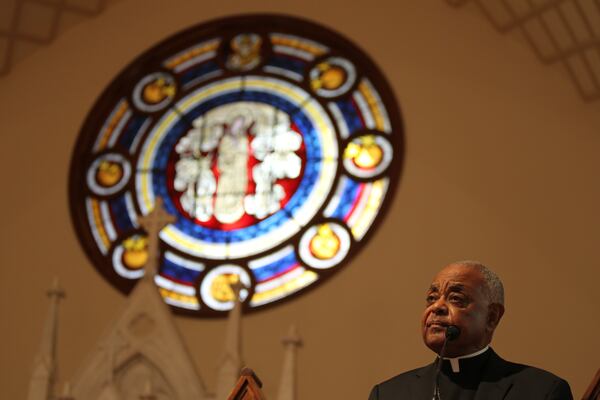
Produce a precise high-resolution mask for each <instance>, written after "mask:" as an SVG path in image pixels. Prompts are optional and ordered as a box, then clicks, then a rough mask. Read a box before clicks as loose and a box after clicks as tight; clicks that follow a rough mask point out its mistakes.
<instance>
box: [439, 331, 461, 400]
mask: <svg viewBox="0 0 600 400" xmlns="http://www.w3.org/2000/svg"><path fill="white" fill-rule="evenodd" d="M459 336H460V328H459V327H458V326H456V325H448V326H447V327H446V335H445V339H444V344H443V345H442V350H441V351H440V354H439V356H438V357H439V358H438V360H437V361H438V363H437V366H436V368H435V387H434V388H433V400H441V396H440V370H441V369H442V362H443V360H444V356H445V355H446V344H447V343H448V342H451V341H453V340H455V339H456V338H457V337H459Z"/></svg>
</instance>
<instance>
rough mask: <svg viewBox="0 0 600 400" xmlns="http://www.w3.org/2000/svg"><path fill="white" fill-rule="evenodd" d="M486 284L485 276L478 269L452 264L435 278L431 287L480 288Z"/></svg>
mask: <svg viewBox="0 0 600 400" xmlns="http://www.w3.org/2000/svg"><path fill="white" fill-rule="evenodd" d="M483 283H484V279H483V275H482V274H481V272H479V271H478V270H477V269H476V268H472V267H469V266H465V265H460V264H450V265H448V266H447V267H445V268H443V269H442V270H441V271H440V272H438V274H437V275H436V276H435V277H434V278H433V282H431V287H432V288H433V287H436V288H440V287H442V286H444V287H449V286H452V287H456V288H459V287H462V288H465V287H467V288H468V287H473V288H474V287H479V286H481V285H482V284H483Z"/></svg>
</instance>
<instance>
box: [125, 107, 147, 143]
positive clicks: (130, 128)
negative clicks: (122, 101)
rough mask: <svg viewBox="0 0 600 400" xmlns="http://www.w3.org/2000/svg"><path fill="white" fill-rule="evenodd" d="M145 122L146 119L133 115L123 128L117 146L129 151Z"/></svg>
mask: <svg viewBox="0 0 600 400" xmlns="http://www.w3.org/2000/svg"><path fill="white" fill-rule="evenodd" d="M146 120H148V117H145V116H143V115H134V116H133V117H132V118H131V119H130V120H129V122H128V123H127V125H126V126H125V129H123V132H122V133H121V137H119V144H120V145H121V146H123V147H124V148H126V149H130V150H131V147H132V146H133V142H134V140H135V137H136V136H137V134H138V133H139V130H140V128H141V127H142V125H144V122H146Z"/></svg>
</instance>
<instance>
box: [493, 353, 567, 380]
mask: <svg viewBox="0 0 600 400" xmlns="http://www.w3.org/2000/svg"><path fill="white" fill-rule="evenodd" d="M493 355H494V356H496V357H497V362H498V363H502V368H499V369H500V372H501V373H502V375H504V376H508V377H514V378H515V379H535V380H536V381H538V382H549V383H551V382H556V381H558V380H563V379H562V378H560V377H559V376H557V375H554V374H553V373H552V372H549V371H546V370H544V369H541V368H538V367H534V366H532V365H527V364H520V363H516V362H512V361H506V360H504V359H502V358H500V357H499V356H498V355H497V354H495V353H493Z"/></svg>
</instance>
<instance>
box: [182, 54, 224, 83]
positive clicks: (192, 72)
mask: <svg viewBox="0 0 600 400" xmlns="http://www.w3.org/2000/svg"><path fill="white" fill-rule="evenodd" d="M219 69H220V68H219V64H217V63H216V62H215V61H213V60H209V61H206V62H203V63H201V64H198V65H194V66H193V67H191V68H190V69H186V70H185V71H183V72H182V73H181V76H180V78H179V80H180V82H181V85H182V86H184V85H185V84H187V83H188V82H191V81H193V80H194V79H199V78H201V77H202V76H203V75H206V74H210V73H211V72H214V71H218V70H219Z"/></svg>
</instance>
